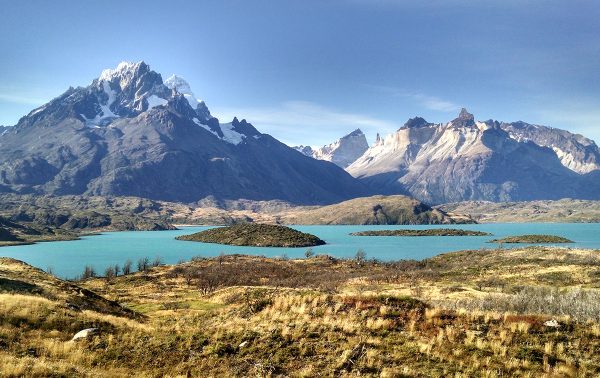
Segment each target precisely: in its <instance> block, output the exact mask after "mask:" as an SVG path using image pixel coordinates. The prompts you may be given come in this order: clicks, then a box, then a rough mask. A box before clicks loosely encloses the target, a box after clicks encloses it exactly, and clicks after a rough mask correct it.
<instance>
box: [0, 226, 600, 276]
mask: <svg viewBox="0 0 600 378" xmlns="http://www.w3.org/2000/svg"><path fill="white" fill-rule="evenodd" d="M293 227H294V228H296V229H298V230H300V231H304V232H309V233H311V234H314V235H317V236H318V237H320V238H321V239H323V240H325V241H326V242H327V245H323V246H319V247H313V251H314V252H315V253H317V254H328V255H332V256H336V257H353V256H354V255H355V254H356V251H357V250H359V249H363V250H364V251H365V252H366V253H367V258H377V259H380V260H387V261H389V260H400V259H417V260H419V259H424V258H427V257H431V256H435V255H438V254H440V253H444V252H450V251H458V250H464V249H479V248H492V247H494V246H495V245H494V244H489V243H487V241H489V240H491V239H494V238H500V237H505V236H511V235H523V234H551V235H558V236H563V237H566V238H568V239H571V240H573V241H575V243H573V244H563V245H564V246H577V247H583V248H594V249H600V223H585V224H581V223H578V224H573V223H570V224H559V223H543V224H542V223H510V224H500V223H496V224H476V225H452V226H448V225H445V226H429V225H427V226H293ZM207 228H211V227H182V228H181V229H180V230H175V231H137V232H106V233H103V234H102V235H96V236H86V237H83V238H82V239H81V240H76V241H65V242H48V243H38V244H33V245H24V246H15V247H2V248H0V256H8V257H14V258H16V259H19V260H23V261H25V262H27V263H29V264H31V265H34V266H36V267H39V268H41V269H47V268H49V267H50V268H52V269H53V271H54V274H56V275H57V276H59V277H67V278H74V277H76V276H77V275H79V274H81V272H82V271H83V268H84V266H85V265H92V266H93V267H94V268H95V269H96V271H97V272H98V273H102V272H104V269H105V268H106V267H107V266H108V265H114V264H119V265H121V266H122V265H123V263H124V262H125V261H126V260H127V259H130V260H132V261H133V262H134V266H135V263H136V261H137V260H138V259H139V258H141V257H146V256H148V257H150V259H152V260H153V259H154V258H155V257H156V256H160V257H161V258H162V260H163V261H164V262H165V263H167V264H173V263H176V262H178V261H180V260H182V259H183V260H189V259H191V258H192V257H194V256H207V257H209V256H217V255H219V254H220V253H221V252H223V253H225V254H232V253H240V254H249V255H264V256H269V257H274V256H283V255H287V256H288V257H290V258H294V257H304V252H305V251H306V248H259V247H234V246H226V245H219V244H205V243H198V242H189V241H179V240H175V237H176V236H179V235H184V234H191V233H194V232H197V231H200V230H205V229H207ZM401 228H411V229H426V228H462V229H468V230H478V231H485V232H489V233H492V234H493V236H491V237H490V236H444V237H440V236H433V237H394V236H377V237H369V236H350V235H348V234H349V233H351V232H354V231H363V230H384V229H385V230H393V229H401ZM506 247H508V246H507V245H505V248H506ZM465 264H468V261H465Z"/></svg>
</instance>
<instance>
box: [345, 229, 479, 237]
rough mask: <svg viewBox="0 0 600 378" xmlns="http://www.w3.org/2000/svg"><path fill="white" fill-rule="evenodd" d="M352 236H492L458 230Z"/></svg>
mask: <svg viewBox="0 0 600 378" xmlns="http://www.w3.org/2000/svg"><path fill="white" fill-rule="evenodd" d="M350 235H352V236H490V235H491V234H490V233H487V232H482V231H471V230H460V229H456V228H434V229H428V230H406V229H405V230H375V231H358V232H352V233H351V234H350Z"/></svg>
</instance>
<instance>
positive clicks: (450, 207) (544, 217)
mask: <svg viewBox="0 0 600 378" xmlns="http://www.w3.org/2000/svg"><path fill="white" fill-rule="evenodd" d="M436 208H438V209H440V210H442V211H446V212H451V213H454V212H456V213H463V214H470V215H471V216H472V217H473V219H475V220H477V221H478V222H481V223H507V222H556V223H598V222H600V201H587V200H574V199H561V200H558V201H528V202H502V203H496V202H489V201H467V202H457V203H449V204H444V205H441V206H438V207H436Z"/></svg>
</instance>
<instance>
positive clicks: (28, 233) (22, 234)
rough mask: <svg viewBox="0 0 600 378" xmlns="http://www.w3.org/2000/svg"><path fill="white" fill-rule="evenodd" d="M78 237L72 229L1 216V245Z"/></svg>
mask: <svg viewBox="0 0 600 378" xmlns="http://www.w3.org/2000/svg"><path fill="white" fill-rule="evenodd" d="M77 238H78V236H77V234H76V233H74V232H71V231H67V230H61V229H57V228H52V227H46V226H40V225H37V224H21V223H17V222H13V221H10V220H8V219H5V218H3V217H0V247H4V246H11V245H23V244H32V243H35V242H45V241H59V240H76V239H77Z"/></svg>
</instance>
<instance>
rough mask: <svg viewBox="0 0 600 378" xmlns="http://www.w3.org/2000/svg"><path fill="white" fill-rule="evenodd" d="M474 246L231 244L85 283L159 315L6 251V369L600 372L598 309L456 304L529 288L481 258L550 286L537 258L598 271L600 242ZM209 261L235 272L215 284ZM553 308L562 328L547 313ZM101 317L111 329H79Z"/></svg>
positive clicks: (1, 338)
mask: <svg viewBox="0 0 600 378" xmlns="http://www.w3.org/2000/svg"><path fill="white" fill-rule="evenodd" d="M466 254H467V252H461V253H457V254H456V255H452V254H449V255H445V256H441V257H439V258H435V259H431V260H429V261H426V262H424V263H423V264H416V265H415V264H412V263H411V264H412V265H411V264H408V263H403V264H395V265H394V264H388V265H386V264H381V263H375V262H365V263H361V264H358V263H357V262H354V261H335V260H331V259H325V258H314V259H308V260H296V261H284V260H274V259H264V258H252V257H245V256H228V257H226V258H224V259H205V260H197V261H193V262H190V263H185V264H183V265H179V266H162V267H158V268H154V269H152V270H151V271H149V272H146V273H136V274H132V275H128V276H120V277H117V278H116V279H113V280H112V281H110V282H107V281H106V280H105V279H101V278H99V279H90V280H86V281H84V282H81V283H79V284H80V285H83V286H85V287H86V288H88V289H91V290H93V291H94V292H97V293H99V294H101V295H103V296H104V297H106V298H108V299H111V300H115V301H118V302H119V303H122V304H124V305H126V306H128V307H130V308H132V309H136V310H137V311H140V312H143V313H144V314H145V315H146V317H141V316H137V315H131V314H128V313H126V312H122V311H117V310H116V309H114V308H112V307H110V306H108V307H107V306H100V305H96V306H95V307H94V308H93V309H92V308H88V309H74V308H70V307H69V306H67V305H66V303H67V302H69V301H70V300H71V298H72V297H71V296H72V292H73V290H74V288H73V286H74V285H72V284H66V283H63V282H62V281H59V280H56V279H54V278H52V277H48V276H47V275H45V274H43V272H41V271H38V270H35V269H34V268H31V267H28V266H26V265H23V264H19V263H17V262H14V261H10V262H3V263H2V264H0V278H2V279H4V280H7V279H10V280H12V281H11V282H12V284H11V285H12V286H9V287H10V288H11V290H12V292H10V293H8V292H6V291H10V290H5V287H3V286H0V287H2V288H3V291H5V293H2V294H0V366H2V370H1V375H2V376H9V377H18V376H40V377H41V376H90V377H95V376H117V377H119V376H142V377H144V376H147V377H159V376H160V377H162V376H168V377H184V376H202V377H205V376H214V377H220V376H293V377H312V376H320V375H326V376H357V375H361V376H380V377H403V376H415V377H421V376H432V377H442V376H444V377H445V376H454V377H473V376H483V377H500V376H502V377H505V376H530V377H538V376H542V377H544V376H545V377H559V376H560V377H586V376H598V375H600V359H598V358H597V356H598V355H599V353H600V325H599V323H598V322H595V321H591V320H589V321H587V320H574V318H573V316H571V315H561V314H535V313H529V312H528V310H527V308H525V309H524V310H523V311H515V310H514V309H511V311H507V310H506V309H503V308H500V307H498V308H494V309H492V310H488V309H486V308H483V306H482V307H476V306H474V305H473V304H474V303H476V302H468V303H467V302H465V304H466V305H465V306H462V307H461V306H458V305H456V304H457V301H468V300H471V301H473V300H477V299H478V298H487V296H490V295H491V296H493V297H494V298H495V297H496V296H498V297H506V298H512V297H516V296H518V295H520V294H512V293H511V290H512V291H514V290H516V289H515V288H511V287H510V285H512V284H509V285H507V287H505V288H504V289H503V290H500V289H497V288H490V287H480V286H481V285H479V283H478V280H479V279H480V277H481V271H486V272H499V271H504V272H505V276H504V278H505V279H507V280H508V281H509V282H513V281H518V280H519V279H520V278H523V280H524V281H526V282H530V283H531V284H532V285H536V286H535V288H537V289H539V288H544V286H541V285H543V282H542V281H536V278H535V275H532V272H533V271H535V270H536V268H535V264H536V262H535V261H537V264H538V267H537V270H538V272H540V271H541V272H544V273H548V272H550V271H552V270H551V266H550V265H552V264H554V265H556V266H559V267H561V266H562V267H564V266H574V267H576V269H577V270H578V271H579V270H581V272H585V271H586V269H587V270H588V271H594V269H596V265H594V264H595V263H594V262H595V261H596V260H595V259H596V257H595V255H592V256H591V258H592V259H591V260H590V255H589V254H587V253H586V252H584V251H568V250H562V249H561V250H548V249H543V250H534V251H531V250H521V251H501V252H490V251H480V252H477V251H476V252H471V253H470V255H469V256H470V257H472V258H471V259H470V260H468V261H470V262H471V266H470V270H466V271H465V269H464V267H463V264H464V261H466V260H464V258H465V255H466ZM460 260H462V261H463V264H461V263H460ZM528 266H532V267H530V268H524V269H523V270H521V271H519V270H518V269H517V268H515V269H513V270H508V269H507V268H509V267H520V268H523V267H528ZM190 272H193V273H195V274H196V273H197V275H191V274H189V275H188V273H190ZM463 272H464V274H462V273H463ZM506 272H507V273H506ZM203 275H214V276H215V277H220V279H222V281H219V283H217V284H215V286H214V287H213V288H212V289H211V290H210V292H205V293H204V294H203V291H202V290H201V289H202V285H203V282H204V281H203V279H205V276H203ZM231 275H233V276H234V277H229V276H231ZM30 276H31V277H33V278H29V281H27V283H29V284H30V285H33V284H35V285H36V287H43V288H44V290H42V291H36V290H29V291H27V290H25V289H30V288H31V287H30V286H22V285H21V286H19V285H17V284H16V283H15V282H14V281H19V280H25V279H26V278H27V277H30ZM459 277H463V278H462V280H460V279H459ZM325 281H328V283H329V284H331V283H333V285H324V282H325ZM556 282H563V284H562V287H563V289H562V290H582V289H580V288H581V287H583V286H585V287H586V288H585V290H588V291H597V289H595V288H594V285H595V283H594V282H595V281H593V280H590V281H589V282H587V283H585V284H580V283H577V284H572V283H567V282H565V281H556ZM284 284H286V285H284ZM17 289H19V290H21V291H20V292H15V290H17ZM23 290H25V291H23ZM544 290H546V289H544ZM61 291H64V293H63V294H62V295H59V294H60V292H61ZM75 292H76V291H75ZM582 298H587V297H582ZM102 300H103V299H102ZM102 300H100V299H98V301H102ZM102 303H104V302H102ZM477 303H478V302H477ZM498 303H499V304H501V303H500V302H498ZM451 304H454V306H451ZM451 307H452V308H451ZM551 319H555V320H557V322H558V324H559V327H558V328H554V327H548V326H546V325H545V324H544V323H545V322H546V321H548V320H551ZM88 327H96V328H99V329H100V333H99V334H97V335H95V336H93V337H91V338H89V339H87V340H81V341H77V342H72V341H70V339H71V338H72V336H73V335H74V334H75V333H76V332H77V331H79V330H80V329H83V328H88Z"/></svg>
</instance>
